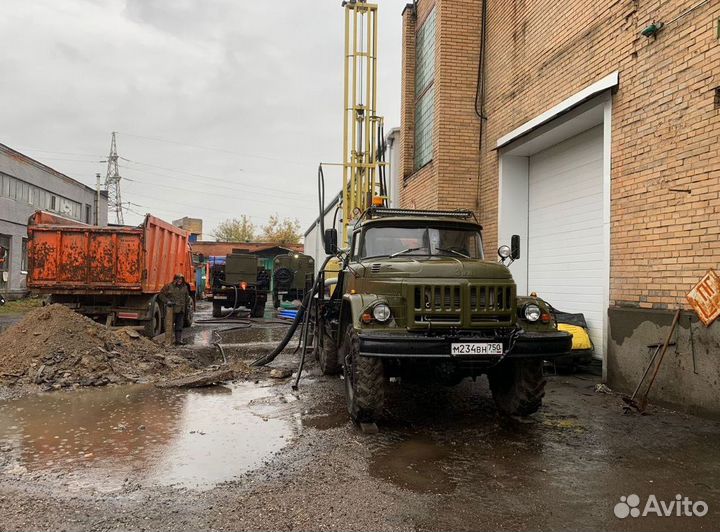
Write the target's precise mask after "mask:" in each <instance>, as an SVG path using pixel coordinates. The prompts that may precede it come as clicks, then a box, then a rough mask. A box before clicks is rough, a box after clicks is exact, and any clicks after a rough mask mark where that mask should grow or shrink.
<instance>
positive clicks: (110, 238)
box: [27, 211, 194, 294]
mask: <svg viewBox="0 0 720 532" xmlns="http://www.w3.org/2000/svg"><path fill="white" fill-rule="evenodd" d="M28 237H29V241H28V263H29V269H28V279H27V285H28V288H29V289H31V290H35V291H39V292H45V293H72V294H97V293H102V294H119V293H145V294H153V293H157V292H159V291H160V290H161V289H162V287H163V286H164V285H165V284H166V283H168V282H170V281H171V280H172V278H173V275H174V274H175V273H178V272H180V273H183V274H184V275H185V278H186V279H187V280H188V282H190V283H191V284H194V274H193V271H192V259H191V255H190V248H189V243H188V236H187V233H186V232H185V231H183V230H182V229H179V228H177V227H175V226H173V225H171V224H169V223H167V222H164V221H162V220H160V219H159V218H155V217H154V216H151V215H147V216H146V217H145V221H144V222H143V223H142V224H141V225H140V226H138V227H126V226H108V227H97V226H91V225H86V224H82V223H79V222H74V221H72V220H67V219H64V218H61V217H59V216H55V215H51V214H49V213H45V212H42V211H40V212H37V213H35V214H34V215H33V216H32V217H31V218H30V223H29V226H28Z"/></svg>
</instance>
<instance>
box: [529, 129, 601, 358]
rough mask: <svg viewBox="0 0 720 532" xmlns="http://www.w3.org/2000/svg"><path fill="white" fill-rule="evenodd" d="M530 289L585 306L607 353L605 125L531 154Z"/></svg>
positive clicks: (572, 308) (570, 306)
mask: <svg viewBox="0 0 720 532" xmlns="http://www.w3.org/2000/svg"><path fill="white" fill-rule="evenodd" d="M528 200H529V213H528V214H529V220H528V221H529V223H528V292H532V291H535V292H537V293H538V295H539V296H540V297H542V298H543V299H545V300H547V301H548V302H549V303H550V304H551V305H553V306H554V307H555V308H557V309H559V310H562V311H565V312H582V313H583V314H585V319H586V320H587V322H588V326H589V328H590V337H591V339H592V341H593V344H594V346H595V354H596V355H601V356H604V354H605V341H604V334H603V331H604V321H605V309H604V308H603V301H604V291H605V289H606V285H607V283H608V279H607V278H606V274H605V271H606V270H605V267H604V262H603V261H604V257H605V253H604V249H603V246H604V243H603V225H602V224H603V127H602V126H598V127H595V128H593V129H590V130H588V131H586V132H584V133H581V134H579V135H576V136H574V137H572V138H570V139H568V140H565V141H563V142H561V143H559V144H557V145H555V146H552V147H550V148H548V149H546V150H543V151H541V152H539V153H537V154H535V155H533V156H531V157H530V160H529V168H528Z"/></svg>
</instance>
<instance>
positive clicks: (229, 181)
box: [120, 157, 311, 197]
mask: <svg viewBox="0 0 720 532" xmlns="http://www.w3.org/2000/svg"><path fill="white" fill-rule="evenodd" d="M120 159H122V160H123V161H125V162H128V163H132V164H136V165H142V166H149V167H151V168H160V169H162V170H168V171H170V172H177V173H180V174H186V175H189V176H192V177H198V178H202V179H207V180H211V181H217V182H218V183H225V184H239V185H240V186H242V185H243V183H240V182H238V181H233V180H230V179H224V178H221V177H213V176H209V175H204V174H195V173H192V172H185V171H183V170H177V169H175V168H168V167H166V166H158V165H155V164H149V163H142V162H139V161H132V160H130V159H126V158H125V157H120ZM124 168H127V169H129V170H132V171H138V172H143V173H147V174H152V175H157V176H160V177H170V178H173V179H177V176H175V175H168V174H162V173H158V172H152V171H150V170H146V169H144V168H143V169H140V168H132V167H128V166H125V167H124ZM213 186H217V185H213ZM245 186H246V187H249V188H243V189H242V190H238V189H233V188H229V187H223V188H228V190H237V191H238V192H243V193H245V194H247V193H248V192H252V190H253V189H258V190H268V191H270V192H280V193H283V194H285V197H287V190H280V189H277V188H270V187H263V186H260V185H256V184H247V185H245ZM298 195H305V196H308V197H310V196H311V194H307V193H299V194H292V196H293V197H296V196H298Z"/></svg>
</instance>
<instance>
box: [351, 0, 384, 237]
mask: <svg viewBox="0 0 720 532" xmlns="http://www.w3.org/2000/svg"><path fill="white" fill-rule="evenodd" d="M342 5H343V7H344V8H345V97H344V118H343V163H342V166H343V189H342V190H343V198H342V204H343V224H342V225H343V229H342V246H343V247H347V246H348V236H349V235H348V227H349V226H350V225H351V224H354V222H355V220H357V219H358V218H359V217H360V215H361V214H362V213H363V212H365V210H366V209H367V208H368V207H370V206H371V205H372V204H373V201H376V202H378V201H382V202H385V201H386V200H387V187H386V185H385V179H384V167H385V163H384V162H383V161H382V153H383V152H384V142H385V139H384V132H383V118H382V117H380V116H378V115H377V71H378V54H377V52H378V25H377V17H378V6H377V4H369V3H367V2H365V1H364V0H347V1H344V2H343V4H342ZM374 198H381V199H380V200H374Z"/></svg>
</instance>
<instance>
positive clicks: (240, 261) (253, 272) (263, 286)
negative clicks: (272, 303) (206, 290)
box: [212, 252, 270, 318]
mask: <svg viewBox="0 0 720 532" xmlns="http://www.w3.org/2000/svg"><path fill="white" fill-rule="evenodd" d="M269 288H270V272H268V271H267V270H266V269H265V268H263V267H262V266H260V264H259V260H258V257H257V255H253V254H251V253H235V252H234V253H231V254H230V255H228V256H227V257H226V258H225V264H224V265H222V266H221V267H219V268H217V270H214V272H213V276H212V292H213V317H215V318H219V317H221V316H222V311H223V308H230V309H233V311H237V310H239V309H246V310H248V311H250V315H251V316H252V317H254V318H261V317H262V316H263V314H264V313H265V303H266V302H267V294H268V289H269Z"/></svg>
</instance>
